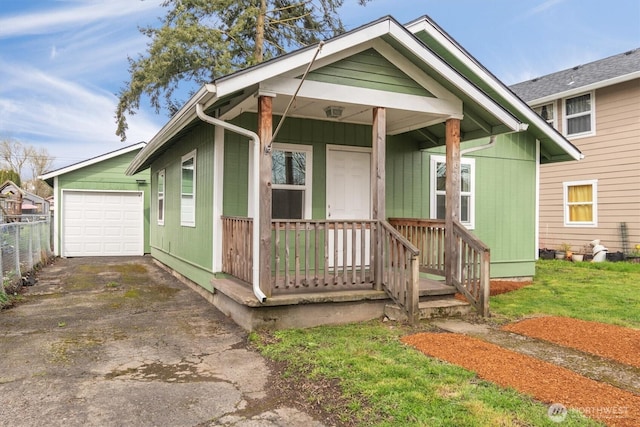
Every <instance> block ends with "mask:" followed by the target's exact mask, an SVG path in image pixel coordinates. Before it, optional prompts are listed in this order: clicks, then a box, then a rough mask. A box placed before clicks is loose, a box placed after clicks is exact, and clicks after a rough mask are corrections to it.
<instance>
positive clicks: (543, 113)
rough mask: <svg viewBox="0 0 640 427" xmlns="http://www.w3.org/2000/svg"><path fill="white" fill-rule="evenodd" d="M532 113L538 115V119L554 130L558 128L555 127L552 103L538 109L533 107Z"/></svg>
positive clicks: (554, 113)
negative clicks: (541, 119)
mask: <svg viewBox="0 0 640 427" xmlns="http://www.w3.org/2000/svg"><path fill="white" fill-rule="evenodd" d="M533 111H535V112H536V113H538V115H539V116H540V117H542V118H543V119H544V120H545V121H546V122H547V123H549V124H550V125H551V126H553V127H554V128H556V129H557V128H558V127H557V126H556V111H555V106H554V104H553V103H551V104H545V105H540V106H538V107H533Z"/></svg>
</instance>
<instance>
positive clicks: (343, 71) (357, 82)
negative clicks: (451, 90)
mask: <svg viewBox="0 0 640 427" xmlns="http://www.w3.org/2000/svg"><path fill="white" fill-rule="evenodd" d="M307 79H308V80H314V81H319V82H325V83H333V84H341V85H345V86H355V87H363V88H368V89H377V90H384V91H387V92H395V93H407V94H411V95H420V96H429V97H433V95H432V94H431V93H430V92H429V91H428V90H426V89H425V88H424V87H422V86H420V85H419V84H418V83H417V82H416V81H415V80H413V79H412V78H411V77H409V76H408V75H406V74H405V73H404V72H402V71H401V70H400V69H398V67H396V66H395V65H393V64H392V63H391V62H389V60H387V59H386V58H385V57H383V56H382V55H380V54H379V53H378V52H377V51H376V50H374V49H368V50H366V51H363V52H360V53H358V54H355V55H353V56H350V57H349V58H345V59H342V60H340V61H337V62H334V63H333V64H330V65H327V66H324V67H322V68H319V69H317V70H314V71H312V72H310V73H309V75H308V76H307Z"/></svg>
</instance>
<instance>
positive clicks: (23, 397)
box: [0, 257, 322, 427]
mask: <svg viewBox="0 0 640 427" xmlns="http://www.w3.org/2000/svg"><path fill="white" fill-rule="evenodd" d="M37 277H38V282H37V283H36V285H35V286H33V287H30V288H29V289H28V291H27V293H26V295H25V300H24V302H21V303H20V304H18V305H17V306H16V307H14V308H11V309H9V310H4V311H0V349H1V350H0V425H1V426H12V427H16V426H45V425H46V426H65V427H69V426H218V425H220V426H238V427H245V426H247V427H248V426H252V427H254V426H265V427H270V426H283V427H285V426H300V425H305V426H307V427H320V426H322V423H320V422H318V421H316V420H314V419H313V418H312V417H311V416H309V415H307V414H305V413H302V412H300V411H299V410H297V409H295V408H293V407H290V406H287V404H286V402H282V401H281V400H282V399H281V398H280V397H279V396H277V395H273V394H270V391H271V390H270V389H269V383H270V375H271V373H270V370H269V368H268V365H267V363H266V361H265V360H264V359H263V358H262V357H261V356H260V355H259V354H257V353H255V352H254V351H252V350H251V349H249V348H247V346H246V341H247V336H246V333H245V332H244V331H243V330H241V329H240V328H238V327H237V326H236V325H235V324H233V322H231V321H229V320H228V319H226V318H225V317H224V316H222V315H221V314H220V313H219V312H218V311H217V310H216V309H215V308H214V307H213V306H211V305H210V304H209V303H208V302H206V301H205V300H204V299H203V298H202V297H200V296H199V295H198V294H196V293H195V292H193V291H192V290H190V289H189V288H187V287H186V286H184V285H183V284H181V283H180V282H178V281H177V280H176V279H174V278H173V277H171V276H170V275H168V274H167V273H166V272H164V271H163V270H161V269H160V268H158V267H157V266H155V265H154V264H153V263H152V262H151V260H150V258H148V257H139V258H71V259H57V260H56V261H55V262H54V263H53V264H51V265H49V266H46V267H44V268H43V269H42V270H41V271H40V272H39V273H38V275H37ZM258 408H259V409H258Z"/></svg>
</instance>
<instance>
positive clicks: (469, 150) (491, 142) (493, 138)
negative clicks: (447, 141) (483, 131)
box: [460, 135, 496, 157]
mask: <svg viewBox="0 0 640 427" xmlns="http://www.w3.org/2000/svg"><path fill="white" fill-rule="evenodd" d="M495 144H496V136H495V135H491V136H490V137H489V142H488V143H486V144H484V145H479V146H477V147H469V148H467V149H464V150H460V156H461V157H462V156H464V155H465V154H467V153H472V152H474V151H479V150H484V149H486V148H491V147H493V146H494V145H495Z"/></svg>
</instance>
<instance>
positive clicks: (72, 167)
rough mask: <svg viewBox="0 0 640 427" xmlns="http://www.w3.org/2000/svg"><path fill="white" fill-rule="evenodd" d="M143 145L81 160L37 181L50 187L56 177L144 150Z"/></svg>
mask: <svg viewBox="0 0 640 427" xmlns="http://www.w3.org/2000/svg"><path fill="white" fill-rule="evenodd" d="M145 145H146V143H145V142H138V143H137V144H133V145H129V146H127V147H124V148H120V149H118V150H114V151H110V152H108V153H105V154H101V155H99V156H95V157H92V158H90V159H87V160H82V161H80V162H77V163H74V164H71V165H69V166H65V167H62V168H60V169H56V170H53V171H51V172H47V173H45V174H43V175H40V176H39V177H38V179H41V180H43V181H45V182H47V183H48V184H49V185H51V183H50V182H49V181H51V180H52V179H53V178H55V177H56V176H60V175H64V174H66V173H69V172H73V171H75V170H78V169H82V168H84V167H87V166H91V165H93V164H96V163H100V162H103V161H105V160H108V159H112V158H114V157H118V156H121V155H122V154H126V153H130V152H132V151H135V150H140V149H142V148H144V146H145Z"/></svg>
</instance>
